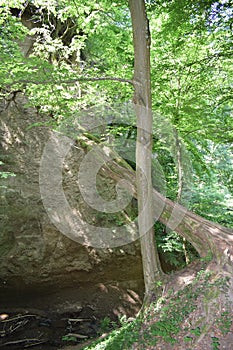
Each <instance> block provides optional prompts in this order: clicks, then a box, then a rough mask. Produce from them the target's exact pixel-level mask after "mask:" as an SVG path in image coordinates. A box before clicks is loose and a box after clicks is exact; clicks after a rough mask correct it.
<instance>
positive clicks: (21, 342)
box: [0, 339, 48, 348]
mask: <svg viewBox="0 0 233 350" xmlns="http://www.w3.org/2000/svg"><path fill="white" fill-rule="evenodd" d="M47 341H48V340H39V339H20V340H14V341H9V342H7V343H4V344H0V348H2V347H4V346H8V345H16V344H23V343H30V342H34V343H33V344H26V345H25V346H24V347H27V348H29V347H30V346H35V345H38V344H42V343H46V342H47Z"/></svg>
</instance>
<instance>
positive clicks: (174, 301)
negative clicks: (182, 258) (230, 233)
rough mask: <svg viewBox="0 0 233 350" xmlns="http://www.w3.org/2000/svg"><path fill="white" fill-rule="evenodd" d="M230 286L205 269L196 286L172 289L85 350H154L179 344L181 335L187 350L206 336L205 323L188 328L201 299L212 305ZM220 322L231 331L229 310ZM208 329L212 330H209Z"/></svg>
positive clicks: (218, 321) (215, 345)
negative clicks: (190, 318) (211, 302)
mask: <svg viewBox="0 0 233 350" xmlns="http://www.w3.org/2000/svg"><path fill="white" fill-rule="evenodd" d="M226 287H227V279H226V278H217V279H214V278H213V276H212V273H210V272H206V271H204V270H201V271H200V272H198V273H197V275H196V278H195V279H194V280H193V282H192V283H190V284H189V285H187V286H185V287H184V288H183V289H182V290H179V291H178V292H176V293H174V292H173V291H172V290H170V291H169V292H168V293H167V294H166V296H161V297H160V298H159V299H158V300H157V301H156V302H152V303H151V304H150V305H149V307H148V308H147V309H146V310H145V311H144V313H143V314H142V315H141V316H139V317H138V318H136V319H135V320H134V321H133V322H130V323H129V322H127V320H125V321H124V322H123V323H122V326H121V328H119V329H115V330H113V331H112V332H111V333H110V334H108V336H106V338H104V339H102V340H98V341H96V342H94V343H92V344H91V345H89V346H87V347H84V348H83V350H125V349H128V350H130V349H147V348H153V346H156V344H157V343H159V342H160V343H161V341H162V342H163V343H167V344H170V345H172V344H176V343H177V342H178V341H179V333H180V332H181V328H182V331H183V332H185V337H182V340H183V341H185V342H186V343H187V348H188V347H189V346H190V345H191V344H192V343H193V342H194V341H195V338H196V339H197V338H198V337H200V336H201V334H202V333H205V329H206V325H205V320H202V322H200V324H199V326H195V327H193V325H192V326H191V325H189V323H187V326H186V327H185V328H184V325H186V323H185V320H187V319H188V317H189V316H190V315H191V314H192V313H193V312H194V311H195V310H196V309H197V307H198V303H199V302H200V300H202V301H203V300H204V302H205V303H208V301H209V300H211V301H212V300H215V299H216V297H217V296H218V294H219V293H220V292H221V291H223V292H224V291H225V290H226V289H225V288H226ZM216 322H217V323H218V324H219V328H220V329H221V331H222V333H224V334H226V333H227V332H229V330H230V327H231V322H232V321H231V318H230V315H229V314H228V312H227V311H225V312H224V313H222V314H221V315H220V316H219V317H218V318H217V319H216ZM207 328H208V327H207ZM212 348H213V349H218V339H217V338H215V337H213V338H212Z"/></svg>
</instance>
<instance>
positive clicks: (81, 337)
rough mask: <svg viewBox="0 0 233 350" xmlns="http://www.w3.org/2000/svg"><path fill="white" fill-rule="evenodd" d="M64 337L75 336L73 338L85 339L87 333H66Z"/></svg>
mask: <svg viewBox="0 0 233 350" xmlns="http://www.w3.org/2000/svg"><path fill="white" fill-rule="evenodd" d="M64 337H75V338H78V339H87V338H88V336H87V335H83V334H77V333H68V334H66V335H65V336H64Z"/></svg>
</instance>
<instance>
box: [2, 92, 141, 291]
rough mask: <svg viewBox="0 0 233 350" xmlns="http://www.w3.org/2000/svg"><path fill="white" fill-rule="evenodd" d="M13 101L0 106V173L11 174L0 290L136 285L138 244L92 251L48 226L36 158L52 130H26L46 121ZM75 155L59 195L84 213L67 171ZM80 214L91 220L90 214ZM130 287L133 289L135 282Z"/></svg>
mask: <svg viewBox="0 0 233 350" xmlns="http://www.w3.org/2000/svg"><path fill="white" fill-rule="evenodd" d="M13 97H14V98H12V99H10V98H9V100H8V101H3V102H2V103H1V105H0V108H1V115H0V119H1V120H0V122H1V148H0V156H1V159H2V161H3V162H4V165H3V171H9V172H13V173H14V174H15V175H16V176H14V177H8V178H7V179H5V180H4V179H3V181H2V185H1V188H0V191H1V192H0V193H1V203H2V204H1V213H0V214H1V232H0V286H1V287H4V288H6V287H9V288H13V287H14V288H16V287H17V288H20V289H24V288H28V287H39V286H40V288H42V289H43V287H45V286H46V288H48V286H61V285H62V286H63V287H69V286H72V285H73V283H74V282H77V281H78V282H79V283H87V282H93V283H102V282H106V281H114V280H115V281H116V280H117V281H118V282H122V283H125V282H126V281H140V282H139V283H140V285H141V281H142V266H141V256H140V247H139V243H138V242H134V243H131V244H128V245H125V246H122V247H119V248H114V249H95V248H93V247H90V246H88V245H84V244H79V243H77V242H75V241H74V240H71V239H69V238H68V237H66V236H65V235H64V234H62V233H61V232H59V230H58V229H57V228H56V227H55V226H54V225H53V223H51V221H50V219H49V217H48V215H47V212H46V210H45V209H44V207H43V203H42V200H41V193H40V188H39V168H40V162H41V156H42V153H43V149H44V147H45V144H46V142H47V140H48V139H49V137H50V133H51V130H50V128H49V127H48V126H36V127H30V126H31V125H32V124H33V123H44V122H45V121H46V120H45V119H44V118H43V117H42V116H40V115H38V113H37V111H36V110H35V109H33V108H31V107H28V105H27V100H26V99H25V97H24V96H23V95H21V94H20V93H18V94H17V95H16V96H13ZM74 152H76V153H74V154H72V155H70V156H69V157H68V158H67V164H64V172H65V173H67V176H66V177H65V180H64V190H65V194H66V196H67V198H68V199H69V201H71V202H72V203H75V201H76V202H77V203H76V207H79V206H80V207H83V208H84V207H85V206H84V204H82V202H81V201H80V198H81V196H80V193H79V191H78V189H77V186H75V181H74V179H75V176H74V175H71V171H70V169H71V167H72V164H70V163H69V158H70V159H72V161H71V163H72V162H73V164H76V166H77V164H78V162H79V158H80V153H79V152H80V150H77V149H76V150H75V151H74ZM74 186H75V187H74ZM78 201H79V202H78ZM78 203H79V204H78ZM84 209H85V210H84ZM84 209H83V210H84V211H85V215H86V216H87V217H88V218H89V220H91V215H92V212H91V211H90V212H88V208H84ZM101 220H102V218H101ZM134 285H135V283H134ZM135 286H136V288H137V283H136V285H135Z"/></svg>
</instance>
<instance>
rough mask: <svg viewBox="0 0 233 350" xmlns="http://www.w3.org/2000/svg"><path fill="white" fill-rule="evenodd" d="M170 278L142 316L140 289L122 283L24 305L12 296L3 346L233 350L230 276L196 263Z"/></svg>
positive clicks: (0, 330) (1, 328) (4, 315)
mask: <svg viewBox="0 0 233 350" xmlns="http://www.w3.org/2000/svg"><path fill="white" fill-rule="evenodd" d="M167 276H168V278H167V283H166V284H165V285H164V284H163V285H162V284H160V283H158V285H157V286H156V288H155V290H154V295H152V297H151V300H150V303H149V304H148V306H147V307H144V309H143V310H141V312H140V313H139V315H138V316H137V317H136V315H137V313H138V311H139V310H140V306H141V299H140V297H139V295H137V294H136V293H135V292H133V291H132V290H129V289H127V290H126V289H123V288H120V287H119V285H118V286H117V285H116V284H115V285H103V284H99V285H98V286H97V285H95V286H94V285H91V284H89V285H86V286H83V287H82V288H81V289H80V290H79V292H78V293H77V291H74V290H72V291H71V290H63V291H62V294H61V292H59V293H57V294H52V297H51V295H41V294H38V298H35V294H33V297H32V296H31V297H27V296H26V295H24V296H22V297H24V300H25V299H26V300H27V308H23V309H22V308H21V309H19V308H18V309H17V308H16V305H20V298H19V299H18V300H17V298H16V299H15V301H14V305H13V304H12V305H11V304H10V303H9V300H10V299H9V296H8V304H5V305H6V306H5V309H4V310H1V314H0V317H1V320H0V349H1V348H2V349H6V350H7V349H10V350H18V349H20V350H22V349H28V348H29V349H30V348H32V349H34V350H42V349H43V350H55V349H56V350H58V349H63V350H81V349H83V350H94V349H95V350H100V349H101V350H103V349H106V350H130V349H131V350H150V349H156V350H203V349H205V350H224V349H225V350H232V349H233V346H232V344H233V278H232V274H231V273H230V272H229V271H225V270H221V271H220V270H219V269H218V268H217V265H215V264H214V263H212V262H208V263H207V262H203V261H196V262H194V263H192V264H190V265H189V266H188V267H186V268H185V269H183V270H181V271H177V272H174V273H171V274H169V275H167ZM90 296H91V299H90ZM78 300H82V303H80V302H79V301H78ZM1 302H3V300H2V299H1ZM113 310H115V311H117V312H115V314H114V312H112V311H113ZM120 315H121V317H119V316H120ZM122 315H124V317H122ZM132 316H133V317H132Z"/></svg>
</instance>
